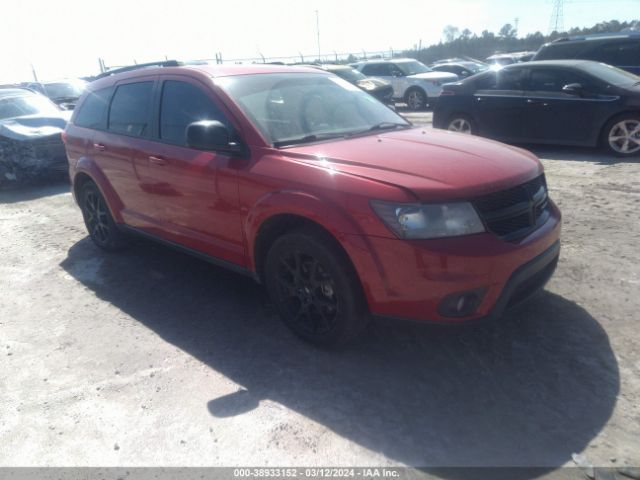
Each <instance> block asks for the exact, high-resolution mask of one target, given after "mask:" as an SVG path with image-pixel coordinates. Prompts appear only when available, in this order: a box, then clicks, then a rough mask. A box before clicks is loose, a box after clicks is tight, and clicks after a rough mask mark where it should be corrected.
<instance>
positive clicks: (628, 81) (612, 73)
mask: <svg viewBox="0 0 640 480" xmlns="http://www.w3.org/2000/svg"><path fill="white" fill-rule="evenodd" d="M585 70H586V71H587V72H589V73H591V74H592V75H595V76H596V77H598V78H599V79H601V80H604V81H605V82H607V83H610V84H612V85H635V84H637V83H638V82H640V77H639V76H637V75H634V74H633V73H629V72H627V71H625V70H621V69H619V68H616V67H612V66H611V65H605V64H604V63H590V64H589V65H588V67H587V68H586V69H585Z"/></svg>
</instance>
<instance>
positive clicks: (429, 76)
mask: <svg viewBox="0 0 640 480" xmlns="http://www.w3.org/2000/svg"><path fill="white" fill-rule="evenodd" d="M409 78H417V79H420V80H438V81H439V82H441V83H446V82H455V81H456V80H458V76H457V75H456V74H455V73H449V72H426V73H416V74H415V75H409Z"/></svg>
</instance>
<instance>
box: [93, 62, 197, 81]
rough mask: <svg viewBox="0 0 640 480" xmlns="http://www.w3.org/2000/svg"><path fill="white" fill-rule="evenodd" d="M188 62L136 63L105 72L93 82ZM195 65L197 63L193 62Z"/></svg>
mask: <svg viewBox="0 0 640 480" xmlns="http://www.w3.org/2000/svg"><path fill="white" fill-rule="evenodd" d="M189 63H190V62H181V61H178V60H162V61H160V62H147V63H137V64H135V65H126V66H124V67H117V68H112V69H110V70H107V71H106V72H102V73H99V74H98V75H96V76H95V77H93V79H94V80H98V79H99V78H104V77H109V76H111V75H115V74H116V73H122V72H130V71H133V70H140V69H143V68H153V67H180V66H182V65H188V64H189ZM193 63H197V62H193Z"/></svg>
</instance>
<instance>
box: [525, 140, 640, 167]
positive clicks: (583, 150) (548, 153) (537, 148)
mask: <svg viewBox="0 0 640 480" xmlns="http://www.w3.org/2000/svg"><path fill="white" fill-rule="evenodd" d="M518 146H520V147H522V148H525V149H527V150H529V151H531V152H533V153H535V154H536V156H538V157H539V158H541V159H543V160H563V161H576V162H596V163H599V164H600V165H615V164H617V163H628V162H638V161H640V156H636V157H629V158H622V157H616V156H615V155H612V154H610V153H607V152H605V151H604V150H602V149H601V148H592V147H570V146H558V145H531V144H527V145H518Z"/></svg>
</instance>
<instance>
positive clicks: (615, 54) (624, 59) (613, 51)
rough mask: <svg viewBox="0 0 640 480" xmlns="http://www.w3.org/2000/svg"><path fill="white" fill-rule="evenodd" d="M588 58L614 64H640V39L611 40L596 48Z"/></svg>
mask: <svg viewBox="0 0 640 480" xmlns="http://www.w3.org/2000/svg"><path fill="white" fill-rule="evenodd" d="M589 57H590V58H588V60H595V61H596V62H602V63H607V64H609V65H614V66H637V65H640V40H627V41H624V42H611V43H606V44H604V45H599V46H598V47H596V48H594V49H593V50H592V52H590V55H589Z"/></svg>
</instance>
